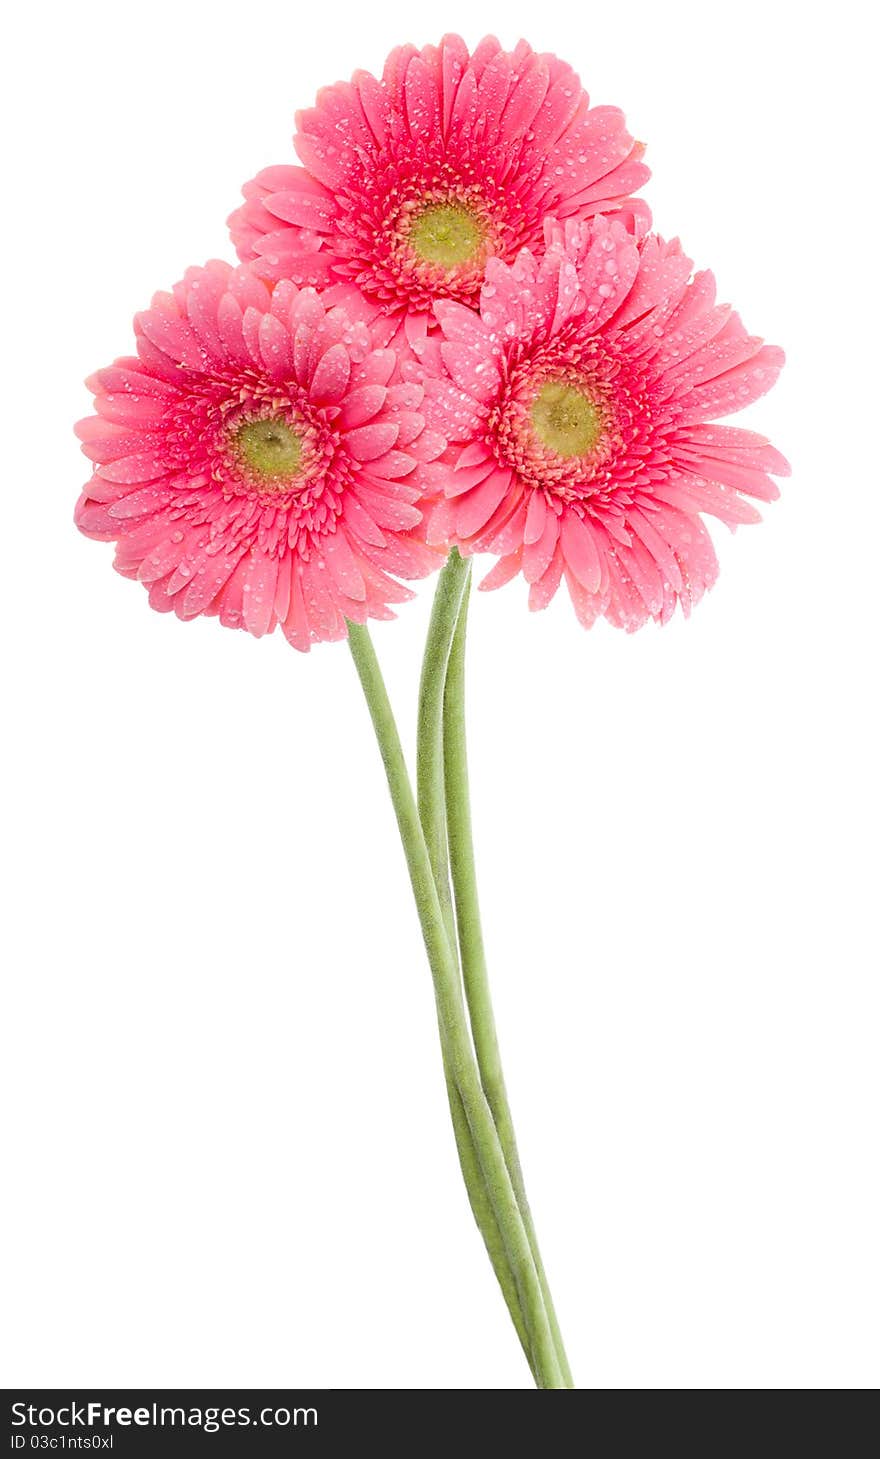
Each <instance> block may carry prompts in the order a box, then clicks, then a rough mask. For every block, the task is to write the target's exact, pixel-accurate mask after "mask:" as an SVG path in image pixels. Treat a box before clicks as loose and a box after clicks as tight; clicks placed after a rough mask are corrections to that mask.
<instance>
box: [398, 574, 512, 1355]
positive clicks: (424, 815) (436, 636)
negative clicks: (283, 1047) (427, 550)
mask: <svg viewBox="0 0 880 1459" xmlns="http://www.w3.org/2000/svg"><path fill="white" fill-rule="evenodd" d="M466 580H467V567H466V565H465V564H464V563H463V562H462V559H461V557H460V556H459V554H458V553H457V552H455V553H454V557H453V558H452V559H450V561H449V563H447V565H446V567H445V568H444V569H443V571H442V572H441V574H440V578H439V581H438V584H437V592H436V594H435V597H434V606H433V608H432V610H431V622H430V625H429V628H428V636H427V640H426V643H425V656H424V659H423V661H422V675H421V681H420V684H419V714H418V740H417V754H416V799H417V805H418V811H419V820H420V821H421V824H422V831H423V833H424V837H425V844H426V846H427V849H428V856H429V858H430V861H431V870H432V872H433V874H434V884H435V886H436V888H437V897H438V900H439V902H440V910H441V911H442V913H443V923H444V926H445V928H446V938H447V941H448V943H449V947H450V949H451V950H452V952H453V954H454V955H455V957H456V959H457V958H458V941H457V938H456V931H455V912H454V909H453V905H452V891H451V888H450V885H449V855H448V850H447V844H446V805H445V787H444V775H443V690H444V685H445V683H446V668H447V662H448V659H449V651H450V648H451V646H452V626H453V625H454V624H455V622H456V619H457V618H458V614H459V611H460V608H461V599H462V593H463V592H464V589H465V583H466ZM446 1082H447V1091H448V1093H449V1108H450V1113H451V1114H452V1123H453V1127H454V1129H455V1138H456V1145H457V1146H458V1157H459V1162H460V1164H461V1169H462V1174H463V1176H464V1181H465V1186H466V1187H467V1192H468V1197H469V1199H470V1203H471V1210H472V1211H473V1213H474V1219H475V1220H476V1223H477V1226H478V1228H479V1230H480V1233H481V1235H482V1237H483V1240H484V1242H485V1244H486V1250H487V1251H488V1253H489V1259H490V1261H491V1262H492V1266H493V1269H494V1271H495V1275H496V1277H497V1278H498V1282H499V1285H500V1287H501V1290H502V1293H503V1295H504V1300H505V1301H506V1303H507V1307H508V1310H509V1312H510V1315H511V1317H512V1319H513V1322H514V1326H515V1327H516V1330H517V1332H518V1334H519V1337H520V1341H521V1342H522V1344H523V1347H524V1349H525V1352H526V1356H527V1357H528V1356H529V1346H528V1338H527V1335H526V1333H525V1321H524V1318H523V1314H522V1311H521V1309H520V1305H519V1299H518V1296H517V1291H516V1284H515V1283H514V1280H513V1275H512V1273H511V1270H510V1266H509V1265H508V1261H507V1254H506V1252H505V1250H504V1244H503V1242H502V1240H501V1234H500V1232H499V1230H498V1223H497V1221H496V1220H495V1217H494V1213H493V1211H492V1206H491V1203H490V1201H489V1197H488V1193H487V1191H486V1189H485V1187H484V1186H483V1183H482V1179H481V1175H480V1168H479V1163H478V1161H477V1160H476V1155H475V1152H474V1150H473V1145H472V1142H471V1141H469V1139H468V1136H469V1130H468V1126H467V1122H466V1120H464V1118H463V1116H462V1115H461V1110H460V1101H459V1100H458V1097H457V1093H456V1091H455V1086H454V1084H452V1083H451V1081H450V1078H449V1075H448V1071H447V1081H446ZM457 1106H458V1107H457Z"/></svg>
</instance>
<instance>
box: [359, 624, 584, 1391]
mask: <svg viewBox="0 0 880 1459" xmlns="http://www.w3.org/2000/svg"><path fill="white" fill-rule="evenodd" d="M348 642H349V647H350V650H351V654H352V657H353V659H354V663H355V667H356V669H357V672H358V677H359V678H360V682H361V687H362V689H363V692H364V696H365V698H366V701H367V706H368V708H369V711H370V717H371V719H372V722H373V728H374V731H375V734H376V739H377V741H378V744H379V750H380V753H381V756H382V761H383V764H384V767H385V774H386V778H387V781H388V788H389V791H390V793H391V800H392V803H393V806H394V810H395V814H396V816H397V824H398V829H399V831H400V838H401V841H402V843H403V849H404V853H405V855H406V861H407V867H408V869H409V876H410V883H411V885H412V891H413V897H414V899H415V904H416V909H417V911H418V914H419V921H420V923H421V928H422V936H423V938H424V942H425V949H426V952H427V954H428V962H429V964H430V968H431V974H432V978H433V983H434V996H435V1001H436V1005H437V1019H438V1024H439V1027H440V1039H441V1044H442V1048H443V1056H444V1063H445V1066H446V1069H447V1071H448V1076H449V1078H451V1080H452V1082H453V1084H454V1086H455V1089H456V1090H457V1092H458V1095H459V1098H460V1100H461V1107H462V1110H463V1112H464V1117H465V1120H466V1121H467V1126H468V1129H469V1130H470V1134H471V1139H472V1141H473V1148H474V1152H475V1154H476V1159H477V1162H478V1164H479V1169H480V1172H481V1174H482V1179H483V1186H484V1188H485V1191H486V1194H487V1197H488V1201H489V1204H490V1206H491V1209H492V1212H493V1214H494V1217H495V1221H496V1223H497V1226H498V1231H499V1233H500V1236H501V1241H502V1243H503V1247H504V1251H505V1254H506V1257H507V1262H508V1265H509V1268H510V1272H511V1273H512V1277H513V1282H514V1284H515V1288H516V1293H517V1297H518V1300H519V1307H520V1310H521V1312H522V1315H523V1319H524V1325H525V1331H526V1334H527V1342H528V1351H529V1356H530V1360H531V1365H532V1370H533V1372H534V1374H535V1380H536V1382H537V1385H538V1387H539V1388H565V1387H567V1386H568V1384H567V1383H566V1382H565V1379H564V1376H563V1373H562V1369H561V1367H560V1363H559V1359H558V1356H557V1352H556V1343H555V1340H554V1337H553V1333H552V1330H551V1327H550V1324H549V1320H548V1317H547V1312H546V1308H545V1305H544V1297H543V1293H542V1290H541V1283H540V1279H539V1276H538V1272H537V1268H536V1266H535V1261H534V1257H533V1255H532V1249H531V1244H530V1242H529V1237H528V1233H527V1231H526V1228H525V1225H524V1224H523V1218H522V1214H521V1212H520V1208H519V1205H518V1202H517V1198H516V1194H515V1192H514V1189H513V1185H512V1183H511V1178H510V1173H509V1171H508V1168H507V1163H506V1160H505V1157H504V1151H503V1149H502V1147H501V1142H500V1140H499V1137H498V1131H497V1129H496V1127H495V1121H494V1119H493V1116H492V1111H491V1109H490V1108H489V1104H488V1102H487V1099H486V1096H485V1094H484V1092H483V1087H482V1084H481V1082H480V1074H479V1069H478V1067H477V1062H476V1059H475V1057H474V1050H473V1045H472V1042H471V1035H470V1031H469V1028H468V1019H467V1011H466V1008H465V1004H464V998H463V994H462V988H461V977H460V972H459V967H458V961H457V958H456V957H455V955H454V953H453V950H452V947H451V945H450V942H449V937H448V933H447V926H446V921H445V919H444V914H443V909H442V907H441V904H440V898H439V896H438V892H437V885H436V882H435V880H434V873H433V869H432V866H431V858H430V855H429V852H428V847H427V844H426V841H425V836H424V833H423V831H422V824H421V821H420V819H419V812H418V808H417V805H416V800H415V796H414V795H413V791H412V786H411V784H410V780H409V774H408V772H407V768H406V761H405V759H404V755H403V749H402V746H401V743H400V736H399V734H398V732H397V726H396V724H395V721H394V715H393V713H392V710H391V705H390V702H389V700H388V694H387V691H386V688H385V684H384V681H383V678H382V673H381V670H380V668H379V664H378V660H377V659H376V654H375V650H374V648H373V644H372V640H371V638H370V635H369V632H368V630H367V629H366V628H365V627H364V626H362V625H360V624H355V623H350V624H349V627H348Z"/></svg>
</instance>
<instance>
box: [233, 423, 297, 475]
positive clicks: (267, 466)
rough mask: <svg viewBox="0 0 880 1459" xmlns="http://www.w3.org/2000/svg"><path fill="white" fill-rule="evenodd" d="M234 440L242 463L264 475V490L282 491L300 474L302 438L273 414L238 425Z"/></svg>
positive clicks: (252, 470)
mask: <svg viewBox="0 0 880 1459" xmlns="http://www.w3.org/2000/svg"><path fill="white" fill-rule="evenodd" d="M233 441H234V444H235V450H236V452H237V454H238V457H239V459H240V461H241V463H242V465H243V466H244V467H245V468H246V469H247V470H248V471H250V472H252V473H253V474H254V475H255V476H257V477H260V478H262V480H261V481H260V482H259V483H258V484H259V486H260V488H261V489H263V490H268V491H272V490H283V489H284V488H285V487H286V486H287V485H289V483H290V481H291V478H292V477H294V476H297V475H298V474H299V471H300V467H301V465H302V441H301V439H300V437H299V436H298V435H297V434H296V431H293V430H291V428H290V426H289V425H288V424H287V423H286V421H283V420H278V419H276V418H274V417H272V416H269V417H268V419H260V420H247V421H245V422H244V424H243V425H241V426H239V427H238V429H237V430H236V432H235V434H234V436H233Z"/></svg>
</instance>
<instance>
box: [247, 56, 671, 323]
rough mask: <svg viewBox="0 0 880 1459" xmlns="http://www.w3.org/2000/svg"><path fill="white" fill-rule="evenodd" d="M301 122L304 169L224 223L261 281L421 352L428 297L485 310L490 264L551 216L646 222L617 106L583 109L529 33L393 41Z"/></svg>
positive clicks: (643, 174) (565, 75)
mask: <svg viewBox="0 0 880 1459" xmlns="http://www.w3.org/2000/svg"><path fill="white" fill-rule="evenodd" d="M297 123H298V131H297V134H296V136H295V138H294V145H295V147H296V150H297V152H298V154H299V156H300V158H301V160H302V163H303V166H302V167H291V166H286V167H285V166H283V167H270V168H267V169H266V170H265V171H264V172H261V173H260V174H259V175H258V176H257V177H256V178H255V179H254V180H253V181H252V182H250V183H248V184H247V186H246V187H245V189H244V195H245V199H246V201H245V203H244V206H243V207H241V208H239V209H238V211H237V212H235V213H233V215H232V217H231V218H230V226H231V229H232V236H233V240H234V242H235V244H236V247H237V249H238V252H239V255H240V256H241V258H242V259H245V260H252V261H253V265H254V267H255V269H256V270H257V271H258V272H259V273H260V274H261V275H263V276H264V277H266V278H268V279H273V280H274V279H282V278H292V279H294V280H295V281H297V282H299V283H304V284H313V285H316V286H319V287H321V286H323V287H326V286H331V285H332V286H333V289H334V294H333V297H334V301H345V302H347V303H348V304H349V306H350V307H355V308H357V309H358V310H359V311H366V317H371V316H375V315H378V316H379V317H380V318H381V319H382V320H384V326H385V330H386V337H387V338H389V339H390V338H391V337H392V335H393V334H394V332H395V331H396V330H397V329H398V328H400V327H402V326H403V325H404V324H405V326H406V330H407V334H408V337H409V339H410V342H411V343H412V344H413V345H414V347H415V348H418V343H419V340H420V337H421V336H422V335H423V334H424V331H425V329H426V328H427V327H428V325H429V324H431V323H433V320H432V316H431V312H430V311H431V306H432V304H433V302H434V300H435V299H442V298H451V299H458V300H459V301H461V302H463V303H470V304H474V305H476V303H477V299H478V297H479V290H480V285H481V283H482V280H483V276H484V272H485V267H486V263H487V260H488V259H490V258H503V259H512V258H513V257H514V256H515V255H516V253H517V252H518V250H519V249H520V248H521V247H523V246H524V245H527V244H528V245H531V246H536V245H538V244H540V242H541V238H542V227H543V222H544V218H545V216H546V215H547V214H548V213H553V214H554V215H555V216H556V217H558V218H567V217H570V216H573V215H575V214H577V215H579V216H581V217H585V216H588V215H591V214H594V213H605V212H613V213H618V214H620V216H621V217H623V218H626V219H627V221H628V222H629V223H630V225H631V226H633V227H634V228H638V230H639V231H643V230H644V228H645V227H646V226H647V222H648V219H649V214H648V210H647V208H646V206H645V205H644V204H643V203H641V202H639V201H635V200H633V199H632V198H631V196H630V194H631V193H632V192H633V191H634V190H635V189H636V188H638V187H640V186H641V184H642V183H643V182H644V181H645V179H646V178H647V176H648V171H647V168H646V167H645V166H644V164H643V163H642V162H641V161H640V158H641V154H642V151H643V148H642V147H641V146H640V145H639V144H637V143H634V142H633V139H632V137H631V136H630V135H629V133H628V132H627V130H626V126H625V124H624V119H623V115H622V113H621V112H620V111H618V110H617V109H616V108H615V107H607V106H603V107H590V104H589V98H588V96H587V94H586V92H585V91H584V90H583V89H582V87H581V84H580V82H579V80H578V78H577V76H576V75H575V73H574V72H573V71H572V70H571V68H570V67H569V66H567V65H566V64H565V63H564V62H562V61H559V60H557V59H556V57H555V56H550V55H538V54H537V53H536V52H534V51H533V50H532V49H531V48H530V47H529V46H528V45H526V43H525V42H524V41H521V42H520V43H519V45H518V46H517V47H516V49H515V50H514V51H512V52H507V51H503V50H502V49H501V46H500V45H499V43H498V41H497V40H495V39H493V38H491V37H490V38H488V39H486V40H484V41H482V42H481V43H480V44H479V45H478V46H477V48H476V50H475V51H474V53H473V55H470V54H469V53H468V50H467V47H466V46H465V44H464V42H463V41H462V40H461V39H460V38H459V37H458V36H446V37H445V39H444V40H442V41H441V42H440V44H439V46H426V47H425V48H424V49H423V50H421V51H417V50H415V49H413V47H411V46H403V47H400V48H399V49H397V50H395V51H393V52H392V54H391V55H390V56H389V58H388V61H387V63H386V65H385V70H384V73H383V76H382V79H381V81H379V80H377V79H376V78H375V77H374V76H371V75H369V74H368V73H367V72H364V71H360V72H357V73H356V75H355V76H354V77H353V78H352V81H351V82H350V83H349V84H344V83H342V82H340V83H338V84H337V85H335V86H331V87H328V88H326V89H325V90H323V91H322V92H321V93H320V94H319V96H318V101H317V105H316V106H315V107H314V108H313V109H312V110H310V111H306V112H301V113H300V114H299V115H298V117H297ZM358 291H360V292H359V293H358Z"/></svg>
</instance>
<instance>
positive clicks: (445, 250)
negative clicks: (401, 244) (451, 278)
mask: <svg viewBox="0 0 880 1459" xmlns="http://www.w3.org/2000/svg"><path fill="white" fill-rule="evenodd" d="M483 239H484V230H483V228H482V226H481V224H480V221H479V219H478V218H477V217H476V216H475V215H474V213H472V212H471V210H470V208H467V207H465V206H464V205H463V204H462V203H431V204H429V205H428V207H426V208H423V209H422V211H421V212H420V213H419V214H418V215H417V216H416V217H415V218H414V219H413V223H412V227H411V229H410V235H409V240H410V243H411V244H412V246H413V248H414V249H415V251H416V253H417V254H418V256H419V258H421V259H424V261H425V262H426V263H435V264H439V265H440V267H441V268H448V269H451V268H457V267H458V265H459V264H463V263H471V262H472V261H473V260H474V259H475V258H476V255H477V254H478V253H479V250H480V248H481V246H482V244H483Z"/></svg>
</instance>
